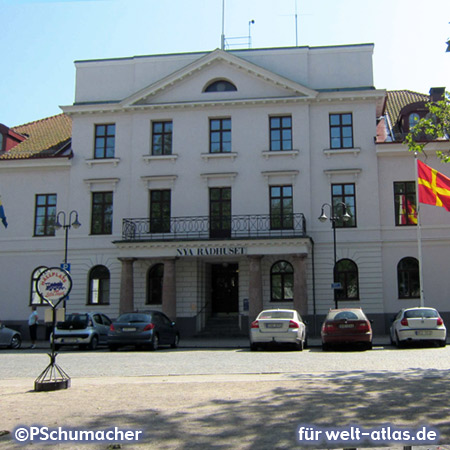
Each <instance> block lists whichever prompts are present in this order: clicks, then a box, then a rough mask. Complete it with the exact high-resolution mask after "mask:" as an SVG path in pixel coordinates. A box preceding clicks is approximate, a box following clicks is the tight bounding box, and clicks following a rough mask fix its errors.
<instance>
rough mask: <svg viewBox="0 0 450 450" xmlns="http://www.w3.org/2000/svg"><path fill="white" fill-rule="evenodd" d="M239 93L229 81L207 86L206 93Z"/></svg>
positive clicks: (219, 81)
mask: <svg viewBox="0 0 450 450" xmlns="http://www.w3.org/2000/svg"><path fill="white" fill-rule="evenodd" d="M232 91H237V88H236V86H235V85H234V84H233V83H230V82H229V81H227V80H217V81H213V82H212V83H210V84H208V86H206V89H205V92H232Z"/></svg>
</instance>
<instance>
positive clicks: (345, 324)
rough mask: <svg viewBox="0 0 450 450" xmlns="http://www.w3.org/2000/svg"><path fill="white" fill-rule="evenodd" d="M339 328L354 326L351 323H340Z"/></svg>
mask: <svg viewBox="0 0 450 450" xmlns="http://www.w3.org/2000/svg"><path fill="white" fill-rule="evenodd" d="M339 328H355V325H354V324H353V323H341V324H340V325H339Z"/></svg>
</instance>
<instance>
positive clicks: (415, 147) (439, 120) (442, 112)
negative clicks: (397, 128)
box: [405, 92, 450, 163]
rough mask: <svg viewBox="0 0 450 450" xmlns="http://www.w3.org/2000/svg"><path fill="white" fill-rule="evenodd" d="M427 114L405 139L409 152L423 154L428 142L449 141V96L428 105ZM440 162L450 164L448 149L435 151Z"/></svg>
mask: <svg viewBox="0 0 450 450" xmlns="http://www.w3.org/2000/svg"><path fill="white" fill-rule="evenodd" d="M427 108H428V110H429V113H428V114H427V115H426V117H424V118H422V119H420V120H419V121H418V122H417V123H416V125H414V127H413V128H412V129H411V130H410V132H409V133H408V134H407V136H406V138H405V144H407V145H408V150H409V151H410V152H418V153H423V151H424V149H425V146H426V145H427V144H428V143H429V142H430V141H436V140H449V136H450V94H449V93H448V92H446V94H445V99H444V100H441V101H439V102H436V103H431V102H430V103H428V104H427ZM436 155H437V156H438V157H439V158H440V159H441V161H442V162H446V163H447V162H450V148H449V149H448V150H446V151H440V150H436Z"/></svg>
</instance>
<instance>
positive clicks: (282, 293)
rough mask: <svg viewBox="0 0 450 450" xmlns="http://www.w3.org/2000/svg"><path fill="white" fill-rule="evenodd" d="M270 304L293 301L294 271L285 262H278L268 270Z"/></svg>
mask: <svg viewBox="0 0 450 450" xmlns="http://www.w3.org/2000/svg"><path fill="white" fill-rule="evenodd" d="M270 292H271V298H270V300H271V301H272V302H288V301H292V300H293V299H294V269H293V268H292V265H291V264H290V263H288V262H287V261H278V262H276V263H275V264H274V265H273V266H272V268H271V269H270Z"/></svg>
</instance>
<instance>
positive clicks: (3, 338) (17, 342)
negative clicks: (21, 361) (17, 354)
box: [0, 324, 22, 349]
mask: <svg viewBox="0 0 450 450" xmlns="http://www.w3.org/2000/svg"><path fill="white" fill-rule="evenodd" d="M21 345H22V336H21V334H20V333H19V332H18V331H16V330H12V329H11V328H8V327H5V325H2V324H0V346H1V347H8V348H13V349H16V348H20V346H21Z"/></svg>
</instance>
